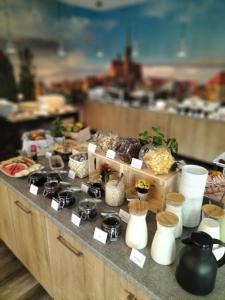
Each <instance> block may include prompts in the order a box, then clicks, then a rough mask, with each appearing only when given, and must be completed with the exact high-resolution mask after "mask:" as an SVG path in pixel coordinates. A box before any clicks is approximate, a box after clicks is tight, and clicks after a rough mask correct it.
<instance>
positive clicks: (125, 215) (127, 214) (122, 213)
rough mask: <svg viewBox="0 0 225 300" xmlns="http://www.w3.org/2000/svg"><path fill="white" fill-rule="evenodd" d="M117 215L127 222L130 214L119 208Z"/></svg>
mask: <svg viewBox="0 0 225 300" xmlns="http://www.w3.org/2000/svg"><path fill="white" fill-rule="evenodd" d="M119 216H120V218H121V220H122V221H123V222H125V223H128V221H129V219H130V215H129V213H128V212H127V211H125V210H123V209H120V211H119Z"/></svg>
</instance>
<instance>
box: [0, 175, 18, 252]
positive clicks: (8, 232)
mask: <svg viewBox="0 0 225 300" xmlns="http://www.w3.org/2000/svg"><path fill="white" fill-rule="evenodd" d="M0 238H1V239H2V240H3V241H4V242H5V243H6V245H7V246H8V247H9V248H10V249H11V250H12V251H13V252H14V253H16V243H15V232H14V227H13V222H12V215H11V206H10V201H9V194H8V188H7V186H6V185H4V184H3V182H1V181H0Z"/></svg>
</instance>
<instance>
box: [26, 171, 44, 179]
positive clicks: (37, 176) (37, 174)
mask: <svg viewBox="0 0 225 300" xmlns="http://www.w3.org/2000/svg"><path fill="white" fill-rule="evenodd" d="M44 177H45V175H44V174H43V173H41V172H33V173H31V174H30V175H29V178H32V179H33V178H34V179H37V180H38V179H42V178H44Z"/></svg>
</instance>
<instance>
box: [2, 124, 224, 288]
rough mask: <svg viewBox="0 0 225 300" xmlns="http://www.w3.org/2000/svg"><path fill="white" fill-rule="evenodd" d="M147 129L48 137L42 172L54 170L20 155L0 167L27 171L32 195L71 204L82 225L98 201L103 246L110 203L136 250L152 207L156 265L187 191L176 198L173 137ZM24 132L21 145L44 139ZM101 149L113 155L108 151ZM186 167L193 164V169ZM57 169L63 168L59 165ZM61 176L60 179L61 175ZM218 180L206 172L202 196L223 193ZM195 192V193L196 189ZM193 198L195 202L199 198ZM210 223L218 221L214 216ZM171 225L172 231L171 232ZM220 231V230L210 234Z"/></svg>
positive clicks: (164, 259) (169, 259) (112, 218)
mask: <svg viewBox="0 0 225 300" xmlns="http://www.w3.org/2000/svg"><path fill="white" fill-rule="evenodd" d="M78 127H79V126H78ZM154 132H155V135H153V136H152V137H151V136H149V135H148V133H146V132H145V133H144V134H143V133H142V134H140V135H139V137H137V138H134V137H125V138H124V137H118V136H117V135H114V134H112V133H110V132H97V133H96V134H95V135H94V136H93V139H92V140H90V143H89V144H82V142H78V141H74V140H67V139H66V140H65V141H64V142H63V143H61V144H59V143H54V141H53V144H52V147H51V148H50V149H51V155H50V157H48V159H49V162H50V169H54V171H49V170H46V171H40V168H41V165H40V164H37V163H36V162H34V161H33V160H31V159H30V158H28V157H25V156H18V157H14V158H11V159H8V160H6V161H3V162H1V164H0V170H1V171H2V172H3V173H4V174H6V175H8V176H11V177H22V176H28V188H29V189H30V192H31V188H32V186H36V187H38V189H39V194H40V195H42V196H43V197H45V198H46V201H49V200H50V201H52V203H53V204H54V205H52V203H51V204H50V203H49V205H51V207H52V208H54V209H55V203H56V204H57V209H55V210H57V211H58V210H59V209H73V214H76V215H77V217H78V218H80V221H82V222H86V221H91V222H95V220H96V219H97V218H98V217H99V209H98V202H103V203H104V205H106V207H107V206H108V207H109V210H108V211H106V212H102V216H103V219H102V224H101V230H102V231H104V232H105V233H106V234H107V241H108V245H109V246H110V242H116V241H117V240H118V239H121V238H122V235H121V233H122V227H123V226H121V221H122V217H121V216H120V215H118V208H117V207H119V209H120V208H121V206H122V205H124V206H123V208H124V207H125V209H126V210H128V208H129V218H128V220H127V222H128V225H127V228H126V233H125V243H126V245H127V246H128V247H130V248H133V249H136V250H140V249H144V248H145V247H146V246H147V244H148V230H147V222H148V220H147V214H148V211H152V212H154V213H155V214H156V221H157V223H158V229H157V231H156V233H155V236H154V239H153V243H152V245H151V257H152V258H153V259H154V260H155V261H156V262H157V263H158V264H161V265H169V264H172V263H173V262H174V261H175V248H176V238H177V237H180V236H181V234H182V219H183V216H182V209H183V200H184V206H185V205H186V204H187V203H186V204H185V199H186V202H187V200H190V199H189V198H191V196H190V195H189V194H187V193H188V190H185V189H184V192H185V193H184V195H182V193H181V186H179V187H178V180H177V179H178V172H179V169H177V162H176V161H175V158H174V153H175V152H176V151H177V149H178V145H177V141H176V140H175V139H174V138H166V137H165V135H164V134H163V133H162V132H161V131H160V129H159V128H155V129H154ZM25 136H26V138H27V140H26V143H27V142H31V143H40V142H43V141H46V140H47V139H48V132H46V131H41V130H37V131H33V132H29V133H26V135H25ZM37 145H39V144H37ZM38 149H39V148H38ZM108 151H111V152H110V153H111V154H112V152H113V154H114V155H113V156H112V155H109V154H108ZM55 154H56V156H55ZM42 159H43V158H42ZM59 164H60V166H59ZM45 166H46V162H45ZM174 166H175V167H174ZM191 167H192V169H193V170H195V169H196V168H195V167H196V166H191ZM64 168H65V170H60V169H64ZM68 169H69V170H68ZM60 172H61V173H60ZM71 172H72V173H71ZM182 172H183V171H182ZM64 173H66V176H67V177H64V178H63V174H64ZM182 174H183V173H182ZM206 174H207V170H206ZM188 175H190V174H188ZM193 175H198V174H197V173H196V174H193V172H192V174H191V176H192V177H193ZM88 176H89V178H87V177H88ZM183 176H184V174H183ZM76 178H79V184H81V187H80V188H78V187H76V186H73V185H74V183H75V181H76ZM85 178H86V179H85ZM185 178H189V179H188V180H189V182H188V184H189V183H190V182H191V184H192V185H193V189H195V180H194V179H191V177H188V176H186V177H185ZM81 179H82V180H81ZM191 180H192V181H191ZM224 182H225V179H224V176H223V175H222V173H221V172H218V171H211V172H209V175H208V180H207V182H206V189H205V193H206V194H207V195H208V196H210V195H211V194H212V193H214V194H215V193H216V194H217V193H220V196H221V195H223V196H224V192H225V183H224ZM65 184H66V185H68V187H65ZM186 186H188V185H185V187H186ZM178 190H179V191H180V192H179V193H178V192H177V191H178ZM78 191H79V192H80V191H82V192H83V193H86V194H85V198H84V199H81V200H80V201H79V203H78V201H77V197H76V192H78ZM170 192H173V193H170ZM174 192H177V193H174ZM195 192H196V193H197V189H196V190H195ZM196 193H195V194H196ZM171 197H172V200H173V201H172V202H171ZM196 197H197V198H198V202H199V203H200V204H201V203H202V200H203V195H200V194H199V195H197V196H196ZM175 198H176V199H175ZM178 198H179V199H182V201H180V202H179V203H178V201H175V200H177V199H178ZM166 199H167V206H166V205H165V204H166ZM174 199H175V200H174ZM169 200H170V201H169ZM196 201H197V200H196ZM178 204H179V205H178ZM220 205H221V203H220ZM192 206H193V207H192ZM192 206H191V204H190V207H189V211H191V209H192V208H194V209H195V210H196V209H197V210H198V213H199V214H200V211H201V205H200V206H199V208H196V207H194V205H192ZM183 211H185V210H183ZM215 222H218V224H219V221H215ZM223 223H224V222H223ZM223 223H221V224H223ZM81 224H82V223H81ZM81 226H82V225H81ZM177 226H179V234H175V233H176V232H177ZM218 226H220V225H218ZM222 230H225V228H221V232H222ZM163 232H165V233H166V235H165V234H164V233H163ZM199 234H200V235H201V234H202V233H199ZM222 236H224V235H222V234H221V237H217V238H222ZM212 237H213V238H214V236H212ZM200 238H202V237H200ZM210 238H211V237H210ZM223 242H225V241H223ZM160 245H163V247H161V246H160ZM177 280H178V279H177ZM178 282H179V281H178ZM193 294H195V292H193Z"/></svg>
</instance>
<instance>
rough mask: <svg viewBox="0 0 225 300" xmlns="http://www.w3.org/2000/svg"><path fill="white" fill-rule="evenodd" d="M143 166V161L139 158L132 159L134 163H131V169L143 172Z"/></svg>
mask: <svg viewBox="0 0 225 300" xmlns="http://www.w3.org/2000/svg"><path fill="white" fill-rule="evenodd" d="M142 165H143V161H142V160H140V159H137V158H132V161H131V167H132V168H135V169H138V170H141V168H142Z"/></svg>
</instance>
